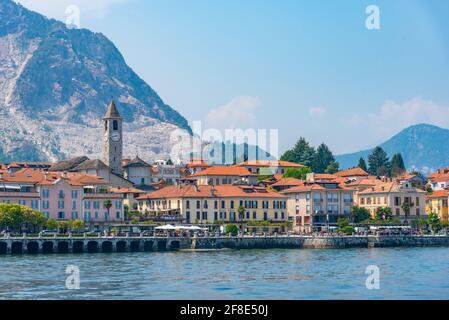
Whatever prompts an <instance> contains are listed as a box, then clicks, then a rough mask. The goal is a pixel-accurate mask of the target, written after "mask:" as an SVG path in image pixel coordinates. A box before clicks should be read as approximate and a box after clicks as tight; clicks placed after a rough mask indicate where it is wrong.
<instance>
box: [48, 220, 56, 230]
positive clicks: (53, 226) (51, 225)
mask: <svg viewBox="0 0 449 320" xmlns="http://www.w3.org/2000/svg"><path fill="white" fill-rule="evenodd" d="M47 228H48V229H50V230H56V229H58V221H56V220H55V219H50V220H48V221H47Z"/></svg>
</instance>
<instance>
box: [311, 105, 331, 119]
mask: <svg viewBox="0 0 449 320" xmlns="http://www.w3.org/2000/svg"><path fill="white" fill-rule="evenodd" d="M326 113H327V112H326V109H324V108H321V107H313V108H310V109H309V115H310V116H311V117H313V118H321V117H324V116H325V115H326Z"/></svg>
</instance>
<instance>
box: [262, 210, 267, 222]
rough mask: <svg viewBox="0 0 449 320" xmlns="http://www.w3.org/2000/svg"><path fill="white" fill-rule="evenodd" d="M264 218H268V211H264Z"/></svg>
mask: <svg viewBox="0 0 449 320" xmlns="http://www.w3.org/2000/svg"><path fill="white" fill-rule="evenodd" d="M263 219H264V220H265V221H267V220H268V213H267V212H264V213H263Z"/></svg>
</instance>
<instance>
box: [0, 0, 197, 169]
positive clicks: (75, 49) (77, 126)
mask: <svg viewBox="0 0 449 320" xmlns="http://www.w3.org/2000/svg"><path fill="white" fill-rule="evenodd" d="M111 97H114V99H115V100H116V102H117V107H118V109H119V111H120V114H121V115H122V116H123V117H124V121H125V125H124V139H125V141H124V142H125V156H135V154H136V153H139V154H140V155H142V157H145V158H148V159H150V158H154V157H159V156H161V157H163V156H166V155H168V154H169V151H170V149H171V145H170V141H169V138H170V132H172V131H173V130H176V129H178V128H181V129H184V130H186V131H187V132H189V133H191V129H190V127H189V125H188V123H187V120H186V119H185V118H184V117H183V116H182V115H180V114H179V113H178V112H177V111H176V110H174V109H173V108H171V107H170V106H168V105H167V104H165V103H164V102H163V100H162V99H161V98H160V97H159V96H158V94H157V93H156V92H155V91H154V90H153V89H152V88H151V87H150V86H149V85H148V84H147V83H145V81H143V80H142V79H141V78H140V77H139V76H138V75H137V74H136V73H135V72H134V71H133V70H132V69H131V68H130V67H129V66H128V65H127V64H126V62H125V59H124V58H123V56H122V55H121V53H120V52H119V51H118V50H117V48H116V47H115V46H114V44H113V43H112V42H111V41H110V40H108V39H107V38H106V37H105V36H104V35H102V34H101V33H94V32H91V31H89V30H86V29H70V28H67V27H66V25H65V24H64V23H62V22H59V21H56V20H53V19H47V18H46V17H44V16H42V15H40V14H38V13H35V12H32V11H30V10H28V9H26V8H24V7H23V6H21V5H19V4H16V3H15V2H13V1H12V0H0V161H11V160H18V161H19V160H22V161H24V160H29V161H31V160H59V159H62V158H69V157H74V156H80V155H87V156H89V157H90V158H92V157H100V156H101V143H102V139H101V137H102V130H101V128H102V117H103V115H104V112H105V110H106V106H107V104H108V102H109V101H110V100H111Z"/></svg>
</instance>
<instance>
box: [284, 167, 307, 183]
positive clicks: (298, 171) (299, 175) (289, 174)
mask: <svg viewBox="0 0 449 320" xmlns="http://www.w3.org/2000/svg"><path fill="white" fill-rule="evenodd" d="M311 172H312V170H310V168H309V167H302V168H289V169H287V170H286V171H285V173H284V175H283V177H284V178H296V179H300V180H306V177H307V174H308V173H311Z"/></svg>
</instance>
